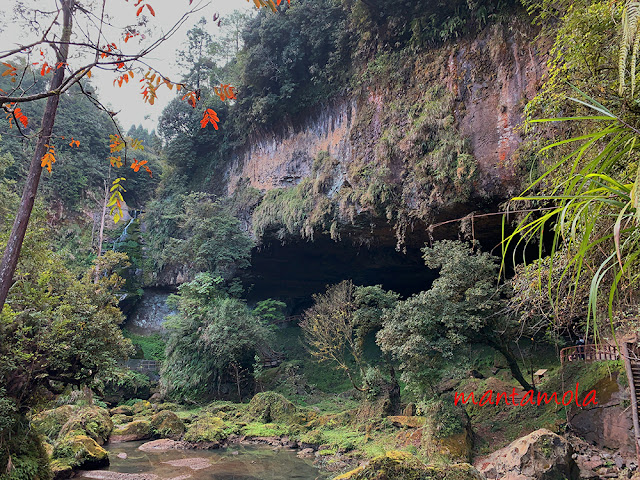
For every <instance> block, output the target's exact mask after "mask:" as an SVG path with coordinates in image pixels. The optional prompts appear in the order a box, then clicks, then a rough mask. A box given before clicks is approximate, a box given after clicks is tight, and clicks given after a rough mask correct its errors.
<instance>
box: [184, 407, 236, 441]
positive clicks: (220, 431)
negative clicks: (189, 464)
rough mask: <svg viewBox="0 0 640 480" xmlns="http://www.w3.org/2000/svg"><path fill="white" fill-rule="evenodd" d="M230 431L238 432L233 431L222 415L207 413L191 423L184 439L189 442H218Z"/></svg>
mask: <svg viewBox="0 0 640 480" xmlns="http://www.w3.org/2000/svg"><path fill="white" fill-rule="evenodd" d="M230 433H237V432H233V431H231V428H230V426H229V425H227V424H226V423H225V422H224V421H223V420H222V419H221V418H220V417H217V416H215V415H211V414H205V415H202V416H200V417H198V418H197V419H196V420H194V421H193V422H192V423H191V424H190V425H189V427H188V428H187V432H186V433H185V434H184V439H185V440H186V441H188V442H217V441H220V440H224V439H225V438H227V436H229V434H230Z"/></svg>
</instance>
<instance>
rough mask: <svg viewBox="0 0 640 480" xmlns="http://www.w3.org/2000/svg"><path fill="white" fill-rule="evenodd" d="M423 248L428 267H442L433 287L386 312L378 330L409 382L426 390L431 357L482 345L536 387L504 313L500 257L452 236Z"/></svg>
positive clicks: (383, 345) (446, 356)
mask: <svg viewBox="0 0 640 480" xmlns="http://www.w3.org/2000/svg"><path fill="white" fill-rule="evenodd" d="M423 252H424V259H425V263H426V265H427V266H428V267H429V268H433V269H439V270H440V275H439V277H438V278H437V279H436V280H435V281H434V282H433V284H432V286H431V288H430V289H429V290H427V291H424V292H421V293H419V294H417V295H414V296H413V297H411V298H409V299H407V300H405V301H402V302H398V304H397V305H396V306H395V308H394V309H392V310H386V311H385V313H384V315H383V319H382V321H383V328H382V330H380V332H378V334H377V340H378V344H379V345H380V347H381V348H382V351H383V352H388V353H390V354H392V355H393V356H394V357H395V358H396V359H397V360H399V361H400V362H401V365H400V368H401V370H402V372H403V375H404V376H405V378H406V379H407V380H408V381H411V382H413V383H414V384H415V385H416V386H417V387H418V388H423V387H424V386H425V382H427V383H428V382H429V381H430V380H431V378H430V372H429V371H428V368H429V364H428V361H429V359H434V361H439V359H452V358H455V356H456V354H457V353H458V352H459V351H460V349H462V348H463V347H464V346H465V345H468V344H470V343H481V344H484V345H488V346H490V347H493V348H495V349H496V350H497V351H499V352H500V353H501V354H502V355H503V356H504V357H505V359H506V360H507V364H508V365H509V368H510V369H511V373H512V375H513V376H514V378H515V379H516V380H517V381H518V382H519V383H520V384H521V385H522V386H523V387H524V388H525V389H526V390H529V389H532V388H533V387H532V386H531V385H529V383H528V382H527V381H526V380H525V379H524V377H523V376H522V373H521V372H520V367H519V366H518V362H517V360H516V357H515V355H514V353H513V351H512V349H511V346H510V343H511V342H512V341H513V340H514V339H515V338H516V334H517V328H516V326H515V325H513V322H512V321H511V320H510V318H509V317H507V316H506V315H505V314H504V313H503V312H502V310H503V300H502V298H501V292H500V289H499V288H496V285H495V283H496V278H497V272H498V263H497V262H496V260H497V259H496V258H494V257H492V256H491V255H489V254H487V253H482V252H479V251H474V249H473V248H470V247H469V246H467V245H465V244H464V243H462V242H459V241H451V240H445V241H441V242H436V243H435V244H434V245H433V247H425V248H424V249H423Z"/></svg>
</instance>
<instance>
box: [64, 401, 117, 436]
mask: <svg viewBox="0 0 640 480" xmlns="http://www.w3.org/2000/svg"><path fill="white" fill-rule="evenodd" d="M112 430H113V422H112V421H111V417H110V416H109V412H108V411H107V410H105V409H104V408H100V407H96V406H91V407H84V408H81V409H80V410H77V411H75V412H73V414H72V415H71V417H70V418H69V420H68V421H67V422H66V423H65V424H64V425H63V426H62V428H61V429H60V433H59V435H58V438H64V437H67V436H69V435H86V436H88V437H90V438H92V439H93V440H95V441H96V442H97V443H98V444H99V445H104V444H105V442H107V440H109V435H111V431H112Z"/></svg>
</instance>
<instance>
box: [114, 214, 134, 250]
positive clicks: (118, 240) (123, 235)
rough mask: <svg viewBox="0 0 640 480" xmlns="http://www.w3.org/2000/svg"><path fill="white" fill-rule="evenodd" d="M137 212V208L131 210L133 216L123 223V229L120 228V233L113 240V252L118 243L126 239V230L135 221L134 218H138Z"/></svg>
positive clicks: (120, 243)
mask: <svg viewBox="0 0 640 480" xmlns="http://www.w3.org/2000/svg"><path fill="white" fill-rule="evenodd" d="M138 212H139V211H138V210H134V211H133V216H132V217H131V219H130V220H129V223H127V224H126V225H125V227H124V230H122V233H121V234H120V236H119V237H118V238H117V239H116V240H114V241H113V251H114V252H115V251H116V250H117V248H118V246H119V245H122V244H123V243H124V242H125V241H126V240H127V235H128V233H127V230H128V229H129V227H130V226H131V224H132V223H133V222H134V221H135V219H136V218H138Z"/></svg>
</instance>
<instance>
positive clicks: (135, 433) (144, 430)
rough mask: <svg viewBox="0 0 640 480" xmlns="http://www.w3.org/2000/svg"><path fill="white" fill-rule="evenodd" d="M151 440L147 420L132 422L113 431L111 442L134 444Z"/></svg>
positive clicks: (149, 424) (149, 423)
mask: <svg viewBox="0 0 640 480" xmlns="http://www.w3.org/2000/svg"><path fill="white" fill-rule="evenodd" d="M149 438H151V422H149V421H148V420H134V421H133V422H131V423H127V424H126V425H121V426H119V427H117V428H116V429H114V430H113V434H112V435H111V441H112V442H134V441H136V440H147V439H149Z"/></svg>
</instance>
